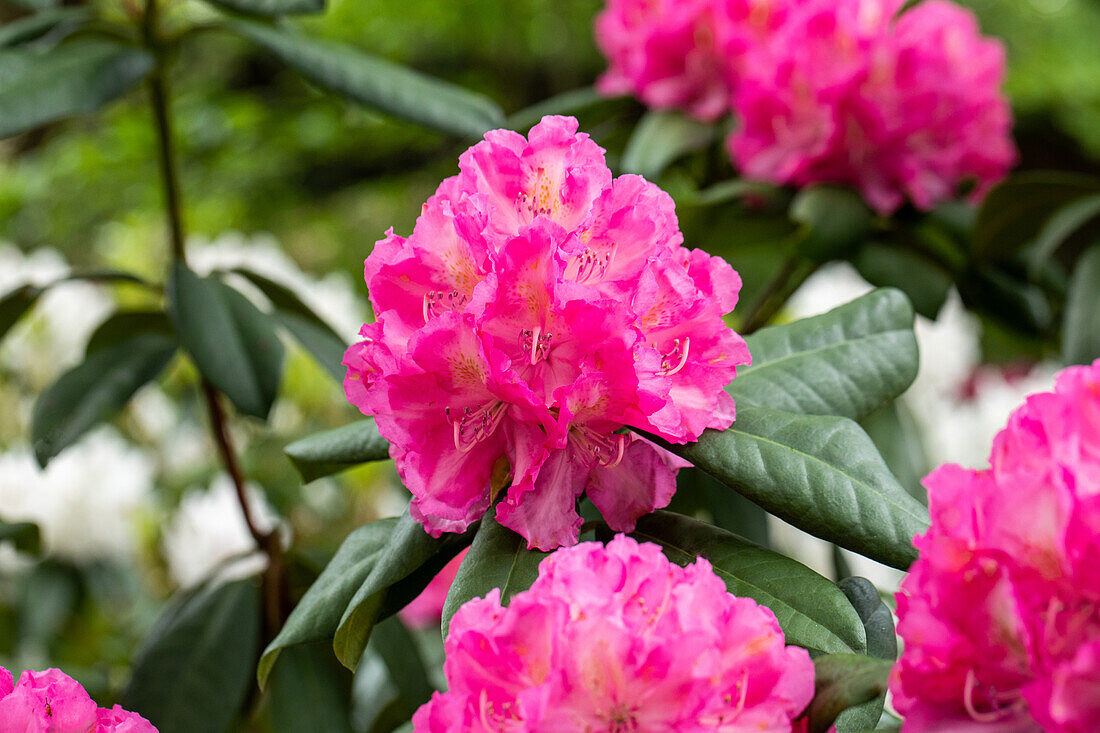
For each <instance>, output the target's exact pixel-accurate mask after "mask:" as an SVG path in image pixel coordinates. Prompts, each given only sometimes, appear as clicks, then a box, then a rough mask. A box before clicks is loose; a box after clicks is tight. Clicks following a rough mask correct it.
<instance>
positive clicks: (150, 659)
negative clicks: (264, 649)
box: [123, 578, 260, 733]
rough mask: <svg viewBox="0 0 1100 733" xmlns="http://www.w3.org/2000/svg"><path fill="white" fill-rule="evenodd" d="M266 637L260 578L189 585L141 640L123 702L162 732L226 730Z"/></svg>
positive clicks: (208, 732)
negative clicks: (190, 588)
mask: <svg viewBox="0 0 1100 733" xmlns="http://www.w3.org/2000/svg"><path fill="white" fill-rule="evenodd" d="M259 643H260V589H259V585H258V583H257V582H256V580H255V579H252V578H248V579H245V580H238V581H235V582H232V583H224V584H221V585H215V586H202V587H200V588H198V589H197V590H193V591H185V592H183V593H181V594H179V596H178V597H177V598H176V599H175V600H174V601H173V602H172V604H171V605H170V606H169V608H168V609H167V610H166V611H165V612H164V613H163V614H162V615H161V617H160V619H158V621H157V623H156V625H155V626H154V627H153V630H152V631H150V632H149V635H148V636H147V637H146V639H145V641H144V642H143V643H142V646H141V649H140V650H139V651H138V653H137V657H136V660H135V662H134V671H133V677H132V679H131V680H130V685H129V686H128V687H127V688H126V692H125V694H124V695H123V706H124V707H125V708H126V709H127V710H132V711H134V712H136V713H139V714H140V715H142V716H144V717H145V718H147V719H148V720H149V722H150V723H152V724H153V725H155V726H156V727H157V728H158V729H159V730H160V732H161V733H224V732H225V731H226V730H227V729H228V727H229V724H230V722H232V720H233V719H234V718H235V717H236V715H237V713H238V711H239V710H240V709H241V705H242V704H243V703H244V701H245V696H246V693H247V692H248V688H249V686H250V682H251V677H252V669H253V666H254V665H255V663H256V653H257V652H258V651H259Z"/></svg>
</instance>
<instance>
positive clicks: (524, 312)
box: [344, 117, 749, 549]
mask: <svg viewBox="0 0 1100 733" xmlns="http://www.w3.org/2000/svg"><path fill="white" fill-rule="evenodd" d="M459 169H460V172H459V174H458V175H457V176H455V177H453V178H448V179H447V180H445V181H443V183H442V184H440V186H439V189H438V190H437V191H436V193H435V195H434V196H432V197H431V198H429V199H428V201H427V202H426V203H425V204H424V207H423V210H422V212H421V215H420V217H419V219H417V222H416V226H415V227H414V229H413V233H412V234H411V235H410V236H409V237H407V238H406V237H401V236H398V235H396V234H394V233H393V232H392V231H391V232H388V233H387V234H386V237H385V238H384V239H382V240H381V241H380V242H378V244H377V245H376V246H375V249H374V251H373V252H372V253H371V255H370V257H368V258H367V261H366V263H365V267H364V273H365V278H366V282H367V286H368V288H369V290H370V298H371V303H372V305H373V306H374V310H375V313H376V314H377V321H376V322H375V323H372V324H369V325H367V326H364V327H363V329H362V331H361V335H362V337H363V340H362V341H361V342H360V343H358V344H355V345H353V346H352V347H351V348H350V349H348V351H347V354H346V356H345V359H344V364H345V365H346V366H347V367H348V376H347V379H346V380H345V391H346V393H347V396H348V399H349V400H351V401H352V402H353V403H354V404H355V405H357V406H358V407H359V408H360V409H361V410H362V411H363V412H364V414H368V415H374V416H375V418H376V420H377V423H378V427H379V431H380V432H381V433H382V435H384V436H385V437H386V438H387V439H388V440H389V441H390V446H391V447H390V455H391V456H393V458H394V459H395V460H396V462H397V469H398V472H399V473H400V475H401V477H402V479H403V480H404V482H405V485H406V486H408V488H409V490H410V491H412V493H413V497H414V498H413V501H412V504H411V506H410V511H411V513H412V515H413V517H415V518H416V519H417V520H418V521H420V522H421V523H423V524H424V525H425V527H426V528H427V529H428V531H429V532H431V533H433V534H434V535H436V536H438V535H439V534H440V533H441V532H458V531H462V530H464V529H465V528H466V527H468V526H469V525H470V523H471V522H473V521H475V520H476V519H477V518H479V517H480V516H481V515H482V514H484V512H485V511H486V510H487V509H488V508H489V506H490V505H491V504H492V502H493V500H494V499H495V498H496V496H497V494H498V493H499V492H501V491H503V490H504V487H505V486H507V487H508V488H507V492H506V493H505V495H504V497H503V500H502V501H501V502H500V503H499V504H498V506H497V510H496V516H497V518H498V519H499V520H500V522H501V523H503V524H505V525H506V526H508V527H511V528H512V529H514V530H516V531H518V532H520V533H521V534H523V535H524V536H525V537H526V538H527V540H528V544H529V546H531V547H538V548H540V549H553V548H556V547H558V546H561V545H571V544H573V543H575V542H576V541H577V534H578V529H579V527H580V524H581V519H580V517H579V515H578V514H577V512H576V509H575V505H576V500H577V498H578V497H579V496H580V495H581V493H582V492H584V491H585V490H586V489H587V491H588V496H589V498H590V499H591V500H592V501H593V502H594V503H595V504H596V506H597V507H598V508H599V509H600V511H601V512H602V513H603V516H604V518H605V519H606V520H607V522H608V524H609V525H610V526H611V527H612V528H613V529H615V530H618V531H629V530H631V529H633V527H634V522H635V520H636V519H637V518H638V517H639V516H641V515H643V514H645V513H647V512H650V511H653V510H654V509H657V508H660V507H663V506H665V505H667V504H668V502H669V500H670V499H671V496H672V493H673V491H674V490H675V476H676V472H677V470H678V469H679V468H680V467H681V466H683V465H685V464H684V463H683V462H682V461H680V460H679V459H677V458H675V457H674V456H672V454H670V453H667V452H665V451H664V450H662V449H660V448H658V447H657V446H655V445H654V444H652V443H650V442H648V441H645V440H643V439H641V438H639V437H637V436H635V435H633V434H631V433H629V432H626V431H625V430H624V428H626V427H636V428H639V429H642V430H645V431H649V432H651V433H654V434H657V435H660V436H661V437H662V438H664V439H666V440H669V441H672V442H679V443H682V442H686V441H690V440H695V439H697V438H698V436H699V434H700V433H701V432H702V431H703V430H704V429H706V428H725V427H728V426H729V424H730V423H731V422H732V421H733V418H734V405H733V400H732V399H731V398H730V397H729V395H728V394H726V392H725V389H724V387H725V385H727V384H728V383H729V382H730V380H732V379H733V377H734V375H735V374H736V368H737V365H739V364H746V363H748V360H749V354H748V350H747V348H746V347H745V342H744V341H743V340H742V339H741V337H740V336H738V335H737V334H736V333H734V332H733V331H732V330H731V329H729V328H727V327H726V325H725V323H724V322H723V320H722V316H723V315H724V314H726V313H728V312H729V311H730V310H732V309H733V307H734V305H735V304H736V302H737V293H738V291H739V290H740V287H741V281H740V279H739V278H738V276H737V273H736V272H734V271H733V269H732V268H730V266H729V265H728V264H727V263H726V262H724V261H723V260H721V259H719V258H715V257H711V256H709V255H707V254H706V253H704V252H702V251H699V250H688V249H686V248H684V247H683V246H682V242H683V237H682V236H681V234H680V231H679V226H678V223H677V220H676V213H675V210H674V206H673V203H672V199H671V198H670V197H669V196H668V195H667V194H666V193H664V192H663V191H661V190H660V189H659V188H657V187H656V186H654V185H653V184H651V183H648V182H647V181H645V180H644V179H642V178H640V177H638V176H620V177H619V178H612V175H611V171H610V170H609V169H608V167H607V164H606V162H605V160H604V151H603V150H602V149H601V148H600V147H599V146H597V145H596V144H595V143H594V142H592V140H590V139H589V137H588V136H587V135H585V134H583V133H578V132H577V121H576V120H575V119H573V118H569V117H546V118H544V119H543V120H542V122H540V123H539V124H538V125H536V126H535V127H534V128H532V129H531V132H530V134H529V136H528V137H526V138H525V137H523V136H522V135H519V134H517V133H514V132H510V131H507V130H494V131H492V132H489V133H488V134H486V135H485V139H484V141H482V142H480V143H478V144H476V145H474V146H473V147H471V148H470V149H469V150H467V151H466V152H465V153H463V154H462V156H461V158H460V159H459Z"/></svg>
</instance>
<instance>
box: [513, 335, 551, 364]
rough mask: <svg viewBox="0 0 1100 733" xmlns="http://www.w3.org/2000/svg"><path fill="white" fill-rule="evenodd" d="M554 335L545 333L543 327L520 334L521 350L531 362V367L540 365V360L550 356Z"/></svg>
mask: <svg viewBox="0 0 1100 733" xmlns="http://www.w3.org/2000/svg"><path fill="white" fill-rule="evenodd" d="M553 337H554V334H552V333H543V332H542V326H535V327H534V328H533V329H530V328H525V329H523V330H522V331H520V332H519V341H520V348H522V349H523V353H524V354H525V355H526V356H527V358H528V359H529V360H530V362H531V366H534V365H535V364H538V363H539V360H541V359H545V358H546V357H548V356H550V340H551V339H552V338H553Z"/></svg>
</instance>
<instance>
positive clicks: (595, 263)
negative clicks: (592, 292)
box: [566, 244, 618, 284]
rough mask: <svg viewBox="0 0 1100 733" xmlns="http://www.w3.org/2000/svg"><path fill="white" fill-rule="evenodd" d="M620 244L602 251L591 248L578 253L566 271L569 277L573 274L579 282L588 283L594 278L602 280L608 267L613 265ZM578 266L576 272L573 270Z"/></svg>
mask: <svg viewBox="0 0 1100 733" xmlns="http://www.w3.org/2000/svg"><path fill="white" fill-rule="evenodd" d="M617 246H618V245H616V244H612V245H611V246H610V247H608V248H607V249H605V250H604V251H603V252H602V253H599V252H596V251H595V250H593V249H591V248H589V249H586V250H585V251H584V252H583V253H582V254H579V255H577V256H576V257H574V258H573V260H572V261H571V262H570V263H569V270H568V271H567V272H566V276H567V277H568V276H569V275H570V274H572V276H573V279H574V280H576V281H577V282H579V283H582V284H583V283H587V282H591V281H592V280H602V279H603V276H604V275H606V274H607V271H608V269H609V268H610V267H611V260H612V259H613V258H614V257H615V248H616V247H617ZM574 268H576V272H572V270H573V269H574Z"/></svg>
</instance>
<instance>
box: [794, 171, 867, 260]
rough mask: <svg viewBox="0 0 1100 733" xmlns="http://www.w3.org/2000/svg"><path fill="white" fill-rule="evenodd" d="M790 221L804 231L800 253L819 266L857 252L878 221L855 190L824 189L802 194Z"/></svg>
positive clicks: (817, 188) (818, 186)
mask: <svg viewBox="0 0 1100 733" xmlns="http://www.w3.org/2000/svg"><path fill="white" fill-rule="evenodd" d="M790 217H791V220H792V221H796V222H798V223H799V224H801V225H802V228H803V229H802V231H803V237H802V241H801V242H799V245H798V249H799V252H800V253H801V254H803V255H804V256H806V257H809V258H810V259H812V260H816V261H817V262H828V261H829V260H835V259H838V258H842V257H845V256H847V255H848V254H851V253H852V252H854V251H855V250H856V249H857V248H858V247H859V245H861V244H863V242H864V240H865V239H866V238H867V234H868V233H869V232H870V230H871V222H872V220H873V218H874V217H873V215H872V214H871V210H870V209H868V208H867V204H865V203H863V198H862V197H861V196H860V195H859V194H858V193H856V192H855V191H853V190H852V189H850V188H838V187H835V186H820V185H815V186H809V187H807V188H804V189H802V190H801V191H799V192H798V195H797V196H795V197H794V200H793V201H792V202H791V208H790Z"/></svg>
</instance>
